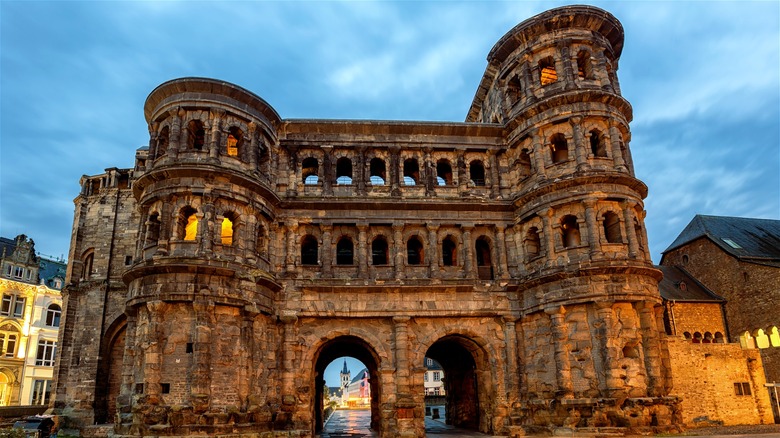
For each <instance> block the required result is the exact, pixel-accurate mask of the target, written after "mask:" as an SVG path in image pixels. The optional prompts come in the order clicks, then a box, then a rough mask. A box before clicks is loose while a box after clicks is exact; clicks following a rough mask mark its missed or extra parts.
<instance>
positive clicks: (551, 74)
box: [542, 67, 558, 85]
mask: <svg viewBox="0 0 780 438" xmlns="http://www.w3.org/2000/svg"><path fill="white" fill-rule="evenodd" d="M557 80H558V72H556V71H555V68H554V67H544V68H542V85H548V84H552V83H553V82H556V81H557Z"/></svg>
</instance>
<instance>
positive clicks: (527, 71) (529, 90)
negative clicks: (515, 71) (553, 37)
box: [520, 54, 536, 103]
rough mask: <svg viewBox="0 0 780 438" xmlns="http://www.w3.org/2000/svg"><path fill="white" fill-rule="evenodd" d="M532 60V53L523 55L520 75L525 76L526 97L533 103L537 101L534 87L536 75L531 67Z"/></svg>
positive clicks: (524, 90) (524, 89) (524, 88)
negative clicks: (534, 75)
mask: <svg viewBox="0 0 780 438" xmlns="http://www.w3.org/2000/svg"><path fill="white" fill-rule="evenodd" d="M531 61H532V60H531V56H530V55H528V54H525V55H523V58H522V66H521V67H520V75H521V76H522V78H523V92H524V93H525V98H526V100H527V101H528V103H533V102H535V101H536V96H535V95H534V89H535V88H536V86H535V84H534V77H533V74H532V72H531V68H530V67H529V66H530V65H531Z"/></svg>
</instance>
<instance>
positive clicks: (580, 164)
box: [569, 116, 588, 170]
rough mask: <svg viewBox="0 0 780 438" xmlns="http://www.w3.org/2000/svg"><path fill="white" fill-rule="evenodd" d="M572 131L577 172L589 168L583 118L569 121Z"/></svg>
mask: <svg viewBox="0 0 780 438" xmlns="http://www.w3.org/2000/svg"><path fill="white" fill-rule="evenodd" d="M569 124H570V125H571V129H572V133H573V134H572V139H573V140H574V158H575V159H576V160H577V170H585V169H587V168H588V149H587V146H586V145H585V144H584V143H585V141H584V140H585V137H584V136H583V135H582V125H581V124H582V117H579V116H576V117H572V118H571V119H569Z"/></svg>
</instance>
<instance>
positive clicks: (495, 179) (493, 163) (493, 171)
mask: <svg viewBox="0 0 780 438" xmlns="http://www.w3.org/2000/svg"><path fill="white" fill-rule="evenodd" d="M496 155H497V152H496V151H495V150H493V149H491V150H489V151H488V161H489V163H490V169H489V170H490V172H488V175H490V197H491V198H493V199H498V198H500V197H501V179H500V177H499V174H498V157H497V156H496Z"/></svg>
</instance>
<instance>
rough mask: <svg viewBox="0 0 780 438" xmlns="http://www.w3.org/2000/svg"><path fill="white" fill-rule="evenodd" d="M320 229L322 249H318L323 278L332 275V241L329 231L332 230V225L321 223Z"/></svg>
mask: <svg viewBox="0 0 780 438" xmlns="http://www.w3.org/2000/svg"><path fill="white" fill-rule="evenodd" d="M320 230H322V249H321V250H320V261H322V276H323V277H325V278H331V277H333V258H332V257H331V255H332V254H333V251H332V249H333V242H332V237H331V236H332V235H331V232H332V231H333V225H331V224H321V225H320Z"/></svg>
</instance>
